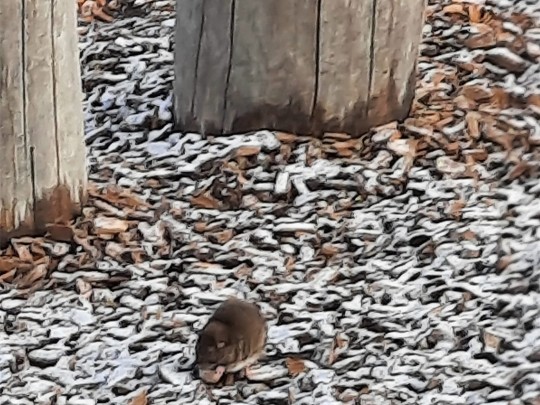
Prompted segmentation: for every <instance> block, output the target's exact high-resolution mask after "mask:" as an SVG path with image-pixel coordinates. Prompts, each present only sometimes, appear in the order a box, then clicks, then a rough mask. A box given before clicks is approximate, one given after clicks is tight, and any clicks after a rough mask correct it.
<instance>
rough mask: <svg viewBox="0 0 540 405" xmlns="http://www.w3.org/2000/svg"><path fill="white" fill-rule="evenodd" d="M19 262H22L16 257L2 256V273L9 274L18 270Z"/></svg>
mask: <svg viewBox="0 0 540 405" xmlns="http://www.w3.org/2000/svg"><path fill="white" fill-rule="evenodd" d="M19 261H20V260H19V259H17V258H15V257H5V256H0V273H7V272H9V271H11V270H16V269H17V265H18V264H19Z"/></svg>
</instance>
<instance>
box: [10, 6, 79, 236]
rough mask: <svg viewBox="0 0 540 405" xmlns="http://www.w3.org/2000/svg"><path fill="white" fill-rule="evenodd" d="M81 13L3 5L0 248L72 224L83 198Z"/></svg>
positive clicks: (68, 9) (72, 8)
mask: <svg viewBox="0 0 540 405" xmlns="http://www.w3.org/2000/svg"><path fill="white" fill-rule="evenodd" d="M75 6H76V5H75V2H74V1H72V0H65V1H56V0H17V1H15V0H2V1H0V245H5V244H6V242H7V241H8V240H9V239H10V238H11V237H14V236H21V235H32V234H38V233H42V232H44V231H45V228H46V225H47V224H48V223H56V222H65V221H68V220H69V219H71V218H73V216H74V215H76V214H77V213H78V212H79V211H80V207H81V203H82V202H83V201H84V198H85V186H86V179H87V173H86V153H85V145H84V136H83V133H84V128H83V115H82V91H81V77H80V64H79V51H78V37H77V31H76V8H75Z"/></svg>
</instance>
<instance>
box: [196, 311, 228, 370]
mask: <svg viewBox="0 0 540 405" xmlns="http://www.w3.org/2000/svg"><path fill="white" fill-rule="evenodd" d="M229 329H230V328H229V327H228V326H227V325H225V324H223V323H221V322H218V321H213V322H210V323H208V325H206V327H205V328H204V330H203V331H202V332H201V334H200V335H199V341H198V342H197V363H198V364H199V368H202V369H204V368H214V367H216V366H218V365H219V364H224V363H226V362H227V361H228V357H230V355H231V352H232V351H233V350H231V343H232V342H231V340H230V330H229Z"/></svg>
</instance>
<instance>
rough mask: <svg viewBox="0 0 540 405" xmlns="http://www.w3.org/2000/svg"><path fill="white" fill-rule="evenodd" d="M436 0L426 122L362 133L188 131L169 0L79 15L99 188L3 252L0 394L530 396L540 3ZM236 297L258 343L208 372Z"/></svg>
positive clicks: (378, 399) (536, 394) (539, 371)
mask: <svg viewBox="0 0 540 405" xmlns="http://www.w3.org/2000/svg"><path fill="white" fill-rule="evenodd" d="M431 3H432V4H431V5H430V7H429V12H428V21H427V23H426V27H425V31H424V32H425V39H424V45H423V47H422V58H421V61H420V64H419V81H418V86H417V101H416V102H415V108H414V111H413V112H412V114H411V118H410V119H409V120H408V121H407V122H406V123H405V125H401V126H399V127H396V126H395V125H394V126H393V125H389V126H387V127H386V128H379V129H377V130H374V131H373V132H372V133H370V134H368V135H366V136H365V137H363V138H361V139H360V140H350V139H348V138H344V137H341V136H339V135H335V136H328V137H326V138H325V139H322V140H314V139H305V138H298V137H295V136H291V135H287V134H273V133H270V132H261V133H257V134H252V135H245V136H240V135H239V136H234V137H227V138H220V139H205V138H203V137H201V136H199V135H195V134H186V135H181V134H178V133H173V132H171V114H170V106H171V98H170V94H171V85H172V74H173V71H172V59H173V54H172V49H173V47H172V46H173V43H172V41H173V38H172V36H171V34H172V32H173V25H174V4H175V2H174V1H172V0H171V1H140V0H137V1H136V2H135V4H134V5H131V6H130V7H128V8H127V9H126V10H124V12H123V13H122V14H121V15H119V16H117V18H116V19H115V21H114V22H112V23H110V24H96V23H93V24H92V25H90V26H82V25H81V30H80V32H81V55H82V63H83V80H84V89H85V92H86V100H85V111H86V130H87V144H88V146H89V155H90V168H91V180H92V198H91V200H90V201H89V203H88V204H87V206H86V208H85V211H84V217H83V218H81V219H80V220H79V221H78V222H77V224H75V226H74V227H72V228H68V227H58V228H57V229H52V230H51V236H50V237H48V238H33V239H30V238H23V239H21V240H17V241H14V242H13V244H12V246H11V247H10V248H9V249H8V250H5V251H3V252H2V256H0V259H1V260H0V277H1V279H2V280H3V281H4V282H9V283H14V284H17V285H18V286H19V287H20V288H21V289H20V290H15V289H12V288H11V286H10V285H9V284H5V285H4V286H2V287H0V404H9V405H17V404H49V403H56V404H78V405H83V404H96V403H99V404H129V403H131V404H133V405H140V404H146V403H148V404H192V403H201V404H205V403H217V402H219V403H220V404H227V403H237V404H239V403H265V404H270V403H272V404H287V403H296V404H308V403H309V404H313V403H316V404H332V403H351V404H352V403H354V400H355V398H360V399H361V402H360V403H362V404H377V405H384V404H452V405H459V404H488V403H489V404H513V405H517V404H527V405H533V404H534V405H538V404H539V403H540V316H539V315H540V313H539V308H540V293H539V278H540V270H539V268H540V226H539V225H540V182H539V181H538V180H537V179H538V167H539V165H540V153H539V150H538V147H537V145H538V144H540V124H539V123H538V119H539V118H540V65H539V64H538V63H537V62H538V60H539V56H540V25H539V24H538V22H539V18H540V2H535V1H513V2H512V1H508V0H500V1H498V2H497V4H494V3H493V2H488V3H487V7H482V6H469V5H467V3H464V2H461V1H459V2H455V3H450V2H446V1H440V2H434V1H432V2H431ZM435 3H438V4H437V5H435ZM476 3H478V4H484V3H483V2H482V1H477V2H476ZM482 48H483V49H482ZM518 55H519V56H518ZM111 185H116V186H118V187H121V188H122V189H120V190H119V189H118V188H111V187H109V188H107V189H104V187H105V186H111ZM62 240H65V241H67V242H61V241H62ZM29 286H33V287H32V288H30V289H26V290H25V288H28V287H29ZM229 294H233V295H236V296H239V297H247V298H249V299H254V300H256V301H258V302H259V303H260V305H261V307H262V309H263V311H264V313H265V315H266V316H267V318H268V320H269V323H270V337H269V343H268V345H267V349H266V358H265V359H264V360H263V361H262V362H261V367H260V368H259V369H257V371H256V373H255V378H254V380H252V381H246V380H244V381H239V382H238V383H237V384H236V385H235V386H232V387H227V388H221V389H216V388H210V387H206V386H204V385H203V384H201V382H200V381H199V380H196V379H194V378H193V377H192V376H191V373H190V367H191V364H192V362H193V346H194V342H195V339H196V335H195V333H196V331H197V330H198V329H199V328H200V327H201V326H202V324H203V323H204V321H205V320H206V318H207V316H208V315H209V314H210V312H211V311H212V310H213V309H214V308H215V306H216V305H217V303H218V302H219V300H221V299H223V298H224V297H226V296H227V295H229ZM54 401H56V402H54ZM131 401H132V402H131Z"/></svg>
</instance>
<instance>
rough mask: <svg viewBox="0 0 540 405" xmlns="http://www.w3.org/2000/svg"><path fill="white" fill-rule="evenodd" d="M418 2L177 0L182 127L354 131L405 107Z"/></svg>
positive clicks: (396, 116) (420, 9) (417, 33)
mask: <svg viewBox="0 0 540 405" xmlns="http://www.w3.org/2000/svg"><path fill="white" fill-rule="evenodd" d="M424 9H425V0H178V3H177V23H176V26H177V28H176V50H175V74H176V79H175V90H174V95H175V120H176V124H177V127H178V128H179V129H180V130H182V131H193V132H203V133H207V134H228V133H235V132H236V133H238V132H247V131H251V130H257V129H263V128H265V129H273V130H282V131H287V132H295V133H305V134H314V135H317V134H321V133H323V132H346V133H349V134H352V135H360V134H361V133H363V132H365V131H366V130H367V129H369V128H370V127H372V126H376V125H380V124H384V123H387V122H390V121H393V120H402V119H403V118H405V117H406V116H407V114H408V112H409V110H410V107H411V104H412V99H413V96H414V87H415V70H416V60H417V54H418V48H419V43H420V40H421V32H422V27H423V15H424Z"/></svg>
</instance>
